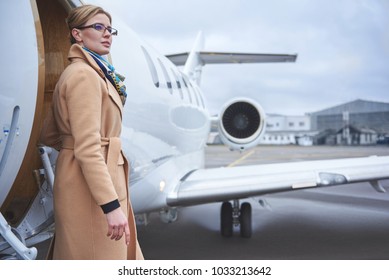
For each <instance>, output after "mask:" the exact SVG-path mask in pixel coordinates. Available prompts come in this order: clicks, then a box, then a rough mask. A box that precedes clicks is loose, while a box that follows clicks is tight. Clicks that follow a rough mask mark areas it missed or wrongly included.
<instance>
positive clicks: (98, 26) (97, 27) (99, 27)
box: [76, 23, 118, 36]
mask: <svg viewBox="0 0 389 280" xmlns="http://www.w3.org/2000/svg"><path fill="white" fill-rule="evenodd" d="M76 28H77V29H85V28H93V29H95V30H97V31H100V32H105V30H107V31H108V32H109V34H111V35H114V36H116V35H118V31H117V30H116V29H115V28H112V27H110V26H107V27H105V25H104V24H102V23H94V24H91V25H87V26H80V27H76Z"/></svg>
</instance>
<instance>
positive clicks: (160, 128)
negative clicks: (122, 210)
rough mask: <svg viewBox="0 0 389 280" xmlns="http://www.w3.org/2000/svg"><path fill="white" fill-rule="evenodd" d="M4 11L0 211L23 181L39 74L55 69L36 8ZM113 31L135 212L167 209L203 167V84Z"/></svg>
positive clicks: (127, 34) (24, 4)
mask: <svg viewBox="0 0 389 280" xmlns="http://www.w3.org/2000/svg"><path fill="white" fill-rule="evenodd" d="M2 6H6V7H5V8H4V9H2V12H3V13H7V16H4V17H1V18H2V19H1V23H2V26H3V27H5V29H6V30H12V32H9V34H8V35H7V36H8V37H11V38H10V39H9V40H7V41H8V42H7V44H2V54H3V58H2V62H3V68H2V69H3V70H2V75H0V89H1V90H0V124H1V126H0V128H1V131H0V206H1V205H2V203H3V202H4V201H5V199H6V197H7V195H8V193H9V192H10V191H11V188H12V185H13V183H14V181H15V178H16V177H17V176H21V175H18V173H19V170H20V166H21V164H22V162H23V158H24V156H25V153H26V150H27V148H28V147H29V145H31V143H30V144H29V140H30V136H31V133H32V127H33V122H34V116H35V114H36V102H37V91H38V86H39V83H40V82H41V81H40V80H39V79H41V78H42V76H39V75H38V74H39V73H38V72H39V69H40V68H39V67H40V65H42V64H43V63H46V65H47V63H50V61H45V59H46V60H49V59H50V56H49V55H48V54H45V57H40V55H39V54H40V53H42V52H39V44H38V42H37V38H38V37H39V31H37V28H36V25H35V23H34V16H33V13H32V11H31V4H30V2H29V1H18V3H14V2H12V1H11V2H9V3H7V5H2ZM20 14H23V20H21V18H20V16H19V15H20ZM115 26H116V27H117V29H118V30H119V36H118V37H115V38H114V40H113V46H112V50H111V59H112V63H113V65H114V66H115V68H116V69H117V70H118V72H119V73H121V74H122V75H124V76H125V77H126V80H125V84H126V86H127V93H128V98H127V103H126V105H125V108H124V113H123V131H122V145H123V149H124V151H125V154H126V155H127V156H128V159H129V160H130V163H131V171H130V172H131V174H130V194H131V199H132V203H133V207H134V211H135V212H136V213H143V212H150V211H154V210H158V209H161V208H164V207H165V206H166V194H167V193H168V192H169V191H170V190H171V189H172V188H175V187H176V186H178V184H179V181H180V179H181V178H182V177H184V176H185V175H186V174H188V173H189V172H190V171H192V170H195V169H198V168H201V167H203V165H204V162H203V161H204V146H205V143H206V139H207V136H208V133H209V129H210V117H209V113H208V112H207V110H206V108H205V104H204V99H203V97H202V93H201V90H200V89H199V87H198V86H197V84H195V83H193V82H190V81H189V78H188V77H186V76H185V75H184V74H183V73H182V72H181V71H180V70H179V69H178V68H177V67H176V66H175V65H174V64H173V63H171V61H169V60H168V59H167V58H166V57H164V56H163V55H160V54H158V53H157V52H156V51H155V50H154V49H153V48H151V47H149V46H148V45H147V44H146V43H145V42H143V41H142V40H141V39H139V38H138V36H137V35H136V34H135V32H133V31H132V30H131V29H130V28H129V27H128V26H127V25H126V24H124V23H122V22H120V21H119V19H116V18H115ZM37 33H38V36H37ZM21 41H22V42H21ZM4 54H6V55H4ZM50 55H53V54H52V53H50ZM46 74H47V73H46ZM49 74H50V73H49ZM43 77H44V76H43ZM32 145H36V143H32ZM31 172H32V170H31ZM26 175H30V174H26ZM22 176H24V175H22Z"/></svg>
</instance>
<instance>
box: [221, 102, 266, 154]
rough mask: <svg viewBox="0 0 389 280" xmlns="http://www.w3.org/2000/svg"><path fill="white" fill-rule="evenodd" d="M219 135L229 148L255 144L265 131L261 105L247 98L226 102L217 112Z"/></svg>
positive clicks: (233, 148) (234, 148)
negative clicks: (218, 112)
mask: <svg viewBox="0 0 389 280" xmlns="http://www.w3.org/2000/svg"><path fill="white" fill-rule="evenodd" d="M218 130H219V136H220V139H221V141H222V142H223V144H225V145H227V146H228V147H229V148H230V149H231V150H240V151H243V150H245V149H248V148H251V147H254V146H256V145H257V144H258V143H259V141H260V139H261V136H262V135H263V133H264V132H265V113H264V111H263V109H262V107H261V106H260V105H259V104H258V103H257V102H255V101H254V100H251V99H248V98H240V99H234V100H231V101H229V102H227V103H226V104H225V105H224V106H223V107H222V110H221V112H220V114H219V119H218Z"/></svg>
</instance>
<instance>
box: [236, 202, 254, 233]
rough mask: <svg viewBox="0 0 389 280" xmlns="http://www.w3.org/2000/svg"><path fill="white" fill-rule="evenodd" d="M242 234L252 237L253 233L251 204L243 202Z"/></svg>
mask: <svg viewBox="0 0 389 280" xmlns="http://www.w3.org/2000/svg"><path fill="white" fill-rule="evenodd" d="M239 221H240V236H241V237H243V238H250V237H251V235H252V220H251V204H250V203H247V202H245V203H243V204H242V206H241V207H240V216H239Z"/></svg>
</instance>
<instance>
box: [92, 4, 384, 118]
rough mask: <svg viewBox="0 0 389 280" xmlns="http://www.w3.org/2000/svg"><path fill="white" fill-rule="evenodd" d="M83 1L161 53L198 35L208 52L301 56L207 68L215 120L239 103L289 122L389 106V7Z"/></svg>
mask: <svg viewBox="0 0 389 280" xmlns="http://www.w3.org/2000/svg"><path fill="white" fill-rule="evenodd" d="M85 2H87V3H93V4H97V5H100V6H102V7H103V8H105V9H106V10H107V11H109V12H112V13H113V14H114V15H115V16H121V17H122V18H123V19H125V21H126V22H127V23H128V24H129V26H130V27H131V28H132V29H134V30H135V31H136V32H137V33H138V34H139V35H140V36H141V37H142V38H143V39H144V40H145V41H147V42H148V43H149V44H151V45H152V46H154V48H156V49H157V50H159V51H160V52H161V53H162V54H172V53H179V52H186V51H189V50H190V49H191V47H192V45H193V43H194V40H195V37H196V35H197V33H198V31H200V30H202V31H203V33H204V35H205V50H206V51H225V52H230V51H231V52H250V53H252V52H255V53H257V52H258V53H285V54H298V58H297V61H296V63H273V64H245V65H242V64H240V65H233V64H227V65H206V66H205V67H204V68H203V75H202V82H201V86H202V89H203V91H204V94H205V98H206V101H207V105H208V107H209V109H210V111H211V113H217V112H218V110H219V108H220V107H221V106H222V104H224V103H225V102H226V101H228V100H229V99H231V98H233V97H237V96H248V97H251V98H254V99H255V100H257V101H258V102H259V103H260V104H261V105H262V107H263V108H264V109H265V111H266V112H267V113H279V114H286V115H303V114H304V113H309V112H315V111H318V110H321V109H326V108H328V107H332V106H334V105H338V104H341V103H345V102H349V101H353V100H355V99H365V100H370V101H380V102H389V0H315V1H312V0H299V1H294V0H274V1H268V0H196V1H194V0H179V1H175V0H163V1H162V0H111V1H104V0H91V1H85ZM113 27H115V18H114V19H113ZM119 36H120V30H119Z"/></svg>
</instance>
